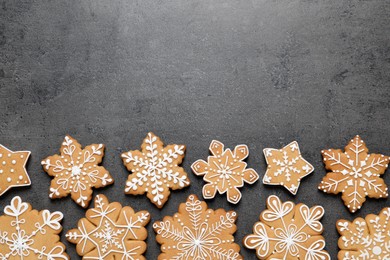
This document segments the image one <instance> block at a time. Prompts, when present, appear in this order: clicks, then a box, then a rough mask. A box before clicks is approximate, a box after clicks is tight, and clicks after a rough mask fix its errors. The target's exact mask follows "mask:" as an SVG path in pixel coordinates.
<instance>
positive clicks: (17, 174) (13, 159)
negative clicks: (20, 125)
mask: <svg viewBox="0 0 390 260" xmlns="http://www.w3.org/2000/svg"><path fill="white" fill-rule="evenodd" d="M30 153H31V152H29V151H15V152H13V151H11V150H9V149H7V148H6V147H4V146H2V145H1V144H0V196H1V195H3V194H4V193H5V192H6V191H7V190H9V189H10V188H12V187H22V186H28V185H30V184H31V181H30V177H29V176H28V174H27V171H26V163H27V160H28V158H29V156H30Z"/></svg>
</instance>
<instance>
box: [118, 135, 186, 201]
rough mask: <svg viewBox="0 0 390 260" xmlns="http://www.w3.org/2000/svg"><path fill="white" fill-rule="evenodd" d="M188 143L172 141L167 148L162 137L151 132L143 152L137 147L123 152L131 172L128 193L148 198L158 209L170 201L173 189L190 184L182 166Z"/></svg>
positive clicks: (146, 139)
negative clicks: (143, 195)
mask: <svg viewBox="0 0 390 260" xmlns="http://www.w3.org/2000/svg"><path fill="white" fill-rule="evenodd" d="M185 149H186V147H185V145H177V144H171V145H167V146H166V147H165V148H164V144H163V142H162V141H161V139H160V138H159V137H157V136H156V135H154V134H153V133H148V135H147V136H146V138H145V139H144V141H143V143H142V146H141V151H138V150H134V151H128V152H125V153H123V154H122V160H123V163H124V165H125V166H126V168H127V170H129V171H131V172H132V174H130V175H129V177H128V180H127V182H126V188H125V193H126V194H133V195H139V194H144V193H145V192H146V193H147V197H148V198H149V199H150V201H151V202H152V203H153V204H155V205H156V206H157V207H158V208H162V207H163V206H164V204H165V202H167V200H168V197H169V194H170V190H169V189H173V190H177V189H182V188H184V187H186V186H188V185H190V180H189V179H188V177H187V173H186V172H185V171H184V169H183V168H182V167H179V165H180V164H181V162H182V160H183V158H184V152H185Z"/></svg>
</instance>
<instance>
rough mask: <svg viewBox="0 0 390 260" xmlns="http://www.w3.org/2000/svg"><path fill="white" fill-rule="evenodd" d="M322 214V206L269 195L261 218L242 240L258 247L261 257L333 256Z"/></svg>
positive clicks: (310, 259)
mask: <svg viewBox="0 0 390 260" xmlns="http://www.w3.org/2000/svg"><path fill="white" fill-rule="evenodd" d="M323 215H324V208H323V207H321V206H314V207H311V208H309V207H308V206H306V205H305V204H302V203H300V204H298V205H295V204H294V203H293V202H291V201H287V202H284V203H282V202H281V201H280V199H279V198H278V197H277V196H275V195H272V196H269V197H268V199H267V209H266V210H264V211H263V212H262V213H261V214H260V222H256V223H255V225H254V226H253V234H250V235H247V236H246V237H245V238H244V241H243V244H244V246H245V247H247V248H249V249H255V250H256V255H257V258H258V259H283V260H286V259H297V260H298V259H305V260H316V259H322V260H330V256H329V254H328V252H326V251H325V250H324V247H325V239H324V237H323V236H322V235H321V234H322V232H323V226H322V224H321V222H320V219H321V218H322V216H323Z"/></svg>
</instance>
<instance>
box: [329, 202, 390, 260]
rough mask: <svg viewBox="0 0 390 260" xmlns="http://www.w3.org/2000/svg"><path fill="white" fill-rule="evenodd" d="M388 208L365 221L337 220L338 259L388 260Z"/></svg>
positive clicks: (389, 254)
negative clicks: (338, 236) (338, 234)
mask: <svg viewBox="0 0 390 260" xmlns="http://www.w3.org/2000/svg"><path fill="white" fill-rule="evenodd" d="M389 220H390V208H384V209H382V211H381V213H380V214H379V215H374V214H370V215H367V216H366V218H365V219H363V218H356V219H355V220H354V221H353V222H352V223H351V222H349V221H347V220H343V219H342V220H338V221H337V223H336V227H337V230H338V232H339V233H340V235H341V237H340V238H339V242H338V245H339V248H340V249H341V250H340V251H339V253H338V259H344V260H373V259H375V260H385V259H390V225H389V224H390V223H389Z"/></svg>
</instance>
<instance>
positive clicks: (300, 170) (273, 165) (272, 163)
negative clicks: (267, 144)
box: [263, 141, 314, 195]
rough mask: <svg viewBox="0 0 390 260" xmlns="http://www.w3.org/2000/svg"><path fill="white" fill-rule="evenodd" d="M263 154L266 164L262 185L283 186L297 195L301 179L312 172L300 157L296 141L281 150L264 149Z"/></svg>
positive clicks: (311, 167) (307, 163) (310, 167)
mask: <svg viewBox="0 0 390 260" xmlns="http://www.w3.org/2000/svg"><path fill="white" fill-rule="evenodd" d="M263 153H264V156H265V160H266V162H267V164H268V167H267V171H266V173H265V175H264V177H263V183H264V184H268V185H281V186H284V187H285V188H286V189H287V190H288V191H289V192H291V193H292V194H293V195H295V194H297V192H298V188H299V185H300V184H301V179H302V178H303V177H305V176H307V175H309V174H310V173H312V172H313V171H314V167H313V166H312V165H311V164H310V163H309V162H308V161H306V160H305V159H304V158H303V157H302V155H301V152H300V150H299V145H298V142H296V141H294V142H291V143H289V144H288V145H286V146H285V147H283V148H282V149H273V148H265V149H264V150H263Z"/></svg>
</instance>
